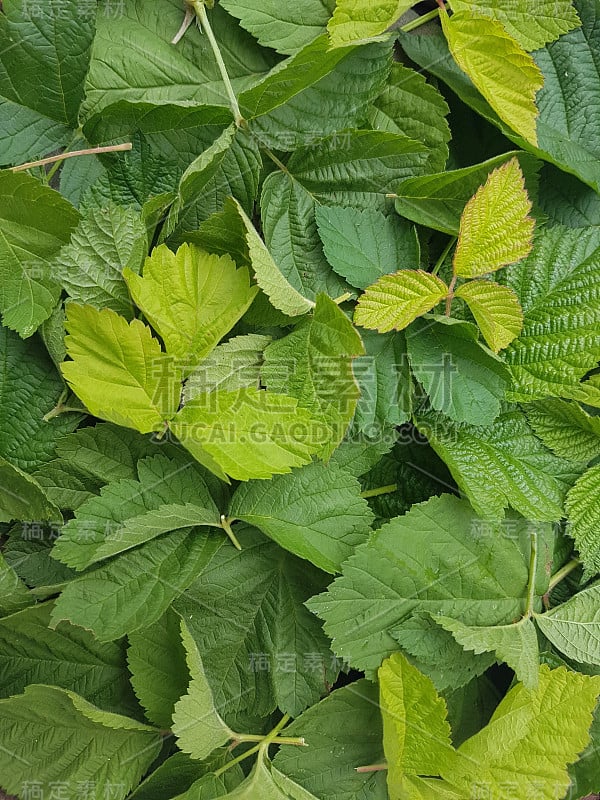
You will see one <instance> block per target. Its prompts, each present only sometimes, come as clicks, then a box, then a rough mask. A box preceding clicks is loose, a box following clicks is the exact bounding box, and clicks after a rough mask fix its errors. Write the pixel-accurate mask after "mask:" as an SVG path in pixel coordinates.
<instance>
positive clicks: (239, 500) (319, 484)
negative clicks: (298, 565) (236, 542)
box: [228, 464, 373, 572]
mask: <svg viewBox="0 0 600 800" xmlns="http://www.w3.org/2000/svg"><path fill="white" fill-rule="evenodd" d="M360 492H361V489H360V484H359V483H358V481H357V480H356V478H354V477H353V476H351V475H348V474H347V473H345V472H343V471H342V470H341V469H340V468H339V467H336V466H335V465H332V464H329V465H328V466H325V465H324V464H307V465H306V466H305V467H302V468H301V469H299V470H295V471H294V472H293V473H292V474H290V475H280V476H277V477H275V478H273V479H272V480H271V481H268V482H264V481H260V482H259V481H251V482H249V483H245V484H242V486H240V487H239V488H238V489H237V491H236V493H235V494H234V496H233V498H232V500H231V504H230V506H229V511H228V514H229V516H230V517H234V518H236V519H242V520H244V521H245V522H249V523H250V524H251V525H254V526H256V527H257V528H259V529H260V530H261V531H262V532H263V533H266V535H267V536H269V537H270V538H271V539H274V540H275V541H276V542H277V544H279V545H281V547H285V549H286V550H289V551H290V552H292V553H295V554H296V555H297V556H300V558H306V559H308V561H311V562H312V563H313V564H314V565H315V566H317V567H319V568H320V569H322V570H325V572H339V571H340V567H341V565H342V562H343V561H345V560H346V559H347V558H348V556H350V555H352V553H353V552H354V548H355V547H356V546H357V545H358V544H361V543H362V542H364V541H365V540H366V538H367V537H368V534H369V533H370V526H371V522H372V520H373V514H372V512H371V510H370V509H369V506H368V503H367V501H366V500H363V498H362V497H361V496H360Z"/></svg>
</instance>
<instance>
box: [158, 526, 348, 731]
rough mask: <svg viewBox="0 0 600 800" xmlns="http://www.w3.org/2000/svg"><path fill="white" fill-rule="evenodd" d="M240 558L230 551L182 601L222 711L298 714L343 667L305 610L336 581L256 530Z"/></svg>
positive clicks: (243, 537)
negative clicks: (332, 580) (317, 593)
mask: <svg viewBox="0 0 600 800" xmlns="http://www.w3.org/2000/svg"><path fill="white" fill-rule="evenodd" d="M237 535H238V537H239V540H240V542H241V544H242V550H241V551H240V552H238V551H237V550H235V549H234V548H233V547H222V548H220V549H219V551H218V552H217V553H216V554H215V556H214V557H213V559H212V560H211V562H210V564H208V565H207V566H206V567H205V568H204V570H203V571H202V572H201V573H200V572H199V574H198V576H197V578H196V580H195V581H194V583H193V584H192V585H191V586H190V587H189V588H188V589H187V590H186V591H185V592H184V594H183V595H182V596H181V597H179V598H178V599H177V600H176V601H175V603H174V607H175V610H176V611H177V612H178V613H180V614H181V615H182V616H183V618H184V620H185V622H186V625H187V626H188V628H189V630H190V633H191V634H192V636H193V637H194V640H195V641H196V644H197V646H198V650H199V651H200V653H202V661H203V664H204V669H205V670H206V675H207V677H208V681H209V683H210V686H211V688H212V691H213V694H214V697H215V701H216V705H217V708H218V710H219V713H220V714H222V715H223V716H224V717H225V719H226V720H227V719H228V718H229V715H233V714H235V713H237V712H239V711H243V710H248V711H250V712H252V713H255V714H260V715H262V716H265V715H267V714H270V713H271V712H272V711H273V710H274V709H275V707H279V708H280V709H281V710H282V711H283V712H285V713H289V714H291V715H293V716H297V715H298V714H299V713H300V712H301V711H303V710H304V709H305V708H306V707H307V706H309V705H311V704H312V703H316V702H317V701H318V700H319V698H320V697H321V696H322V695H323V694H324V693H325V692H326V690H327V685H328V684H331V683H333V682H334V680H335V676H336V674H337V671H338V669H339V664H338V663H337V662H336V661H335V660H334V658H333V655H332V653H331V652H330V650H329V642H328V639H327V637H326V636H325V635H324V634H323V631H322V630H321V625H320V623H319V621H318V620H317V619H316V618H315V617H314V616H313V615H312V614H311V613H310V612H309V611H308V610H307V609H306V608H305V607H304V603H305V601H306V600H308V598H309V597H311V595H313V594H315V593H316V592H319V591H322V590H323V589H324V587H325V586H326V585H327V581H328V576H327V575H325V574H324V573H322V572H321V571H320V570H317V569H315V568H314V567H313V566H312V565H311V564H308V563H307V562H306V561H303V560H301V559H299V558H296V557H295V556H292V555H291V554H290V553H287V552H286V551H285V550H282V549H281V548H280V547H279V546H278V545H277V544H275V542H272V541H270V540H269V539H267V538H266V537H264V536H263V535H262V534H261V533H260V532H259V531H257V530H254V529H251V528H248V529H245V530H241V531H237Z"/></svg>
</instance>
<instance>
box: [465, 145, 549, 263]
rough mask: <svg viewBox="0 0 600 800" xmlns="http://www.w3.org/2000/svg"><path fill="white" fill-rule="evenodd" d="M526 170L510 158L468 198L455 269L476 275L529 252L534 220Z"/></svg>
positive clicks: (513, 260) (521, 257)
mask: <svg viewBox="0 0 600 800" xmlns="http://www.w3.org/2000/svg"><path fill="white" fill-rule="evenodd" d="M530 211H531V202H530V200H529V197H528V196H527V191H526V189H525V181H524V179H523V173H522V172H521V168H520V167H519V162H518V161H517V160H516V159H511V160H510V161H507V163H506V164H503V165H502V166H501V167H498V168H497V169H495V170H494V171H493V172H491V173H490V174H489V176H488V179H487V181H486V182H485V184H484V185H483V186H481V187H480V188H479V189H478V190H477V192H476V193H475V194H474V195H473V197H472V198H471V199H470V200H469V202H468V203H467V205H466V206H465V209H464V211H463V213H462V216H461V219H460V233H459V236H458V243H457V245H456V250H455V251H454V259H453V264H454V273H455V274H456V275H459V276H460V277H461V278H476V277H478V276H479V275H483V274H485V273H487V272H494V271H495V270H497V269H500V267H504V266H506V265H507V264H514V263H515V262H516V261H520V260H521V259H523V258H525V256H527V255H529V253H530V252H531V248H532V237H533V229H534V227H535V221H534V220H533V219H532V218H531V217H529V216H528V214H529V212H530Z"/></svg>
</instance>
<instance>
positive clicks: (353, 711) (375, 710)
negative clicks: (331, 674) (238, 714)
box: [273, 679, 387, 800]
mask: <svg viewBox="0 0 600 800" xmlns="http://www.w3.org/2000/svg"><path fill="white" fill-rule="evenodd" d="M285 734H286V736H302V737H303V738H304V739H305V741H306V744H307V747H306V748H303V747H281V748H280V749H279V751H278V753H277V755H276V756H275V759H274V761H273V763H274V765H275V766H276V767H277V769H279V770H281V771H282V772H284V773H285V774H286V775H288V776H289V777H290V778H292V780H294V781H296V782H297V783H300V784H302V786H304V788H305V789H307V790H308V791H309V792H313V794H314V793H316V794H317V795H318V796H320V797H327V799H328V800H387V791H386V787H385V774H384V773H382V772H371V773H368V772H367V773H359V772H356V767H357V766H366V765H367V764H377V763H379V762H380V761H381V760H382V755H383V753H382V748H381V715H380V713H379V702H378V696H377V687H376V686H374V685H373V684H372V683H370V682H369V681H366V680H364V679H361V680H358V681H355V682H353V683H351V684H350V685H349V686H344V687H342V688H341V689H335V690H334V691H333V692H331V694H329V695H328V696H327V697H325V699H324V700H321V702H320V703H317V705H314V706H312V707H311V708H309V709H307V710H306V711H305V712H304V713H303V714H301V715H300V716H299V717H298V718H297V719H295V720H294V721H293V722H292V723H291V725H288V727H287V728H286V730H285ZM332 752H334V753H336V758H334V759H332V758H331V753H332Z"/></svg>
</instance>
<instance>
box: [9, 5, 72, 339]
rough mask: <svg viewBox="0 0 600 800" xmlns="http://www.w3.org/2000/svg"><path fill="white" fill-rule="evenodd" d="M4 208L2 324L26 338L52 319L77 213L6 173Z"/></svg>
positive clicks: (22, 177)
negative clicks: (55, 265) (57, 274)
mask: <svg viewBox="0 0 600 800" xmlns="http://www.w3.org/2000/svg"><path fill="white" fill-rule="evenodd" d="M5 18H6V17H5V16H4V15H3V16H2V17H1V20H4V19H5ZM18 39H20V35H19V36H18ZM12 49H13V48H12V47H10V48H9V50H12ZM1 69H2V67H1V65H0V78H1ZM36 92H37V89H36ZM1 109H2V105H1V104H0V113H1ZM0 207H1V209H2V210H1V211H0V220H1V223H2V225H1V227H2V231H1V232H0V311H1V312H2V320H3V323H4V325H5V326H6V327H7V328H11V329H12V330H15V331H17V333H19V334H20V335H21V336H22V337H24V338H25V337H27V336H31V334H32V333H33V332H34V331H35V330H36V329H37V328H38V327H39V326H40V325H41V323H42V322H44V320H45V319H47V318H48V317H49V316H50V314H51V313H52V311H53V309H54V307H55V305H56V302H57V300H58V298H59V296H60V287H59V285H58V284H57V283H56V281H55V280H54V278H53V276H52V269H51V263H52V259H53V258H54V256H55V255H56V254H57V253H58V251H59V250H60V248H61V247H62V246H63V245H64V244H66V243H67V242H68V241H69V237H70V235H71V231H73V229H74V228H75V226H76V225H77V222H78V220H79V214H78V213H77V211H76V210H75V209H74V208H73V206H72V205H71V204H70V203H68V202H67V201H66V200H65V199H64V198H63V197H61V196H60V195H59V193H58V192H55V191H54V190H53V189H50V188H49V187H48V186H43V185H42V184H41V183H40V182H39V181H38V180H36V179H35V178H33V177H32V176H31V175H26V174H24V173H18V172H10V171H8V170H4V171H0Z"/></svg>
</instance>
